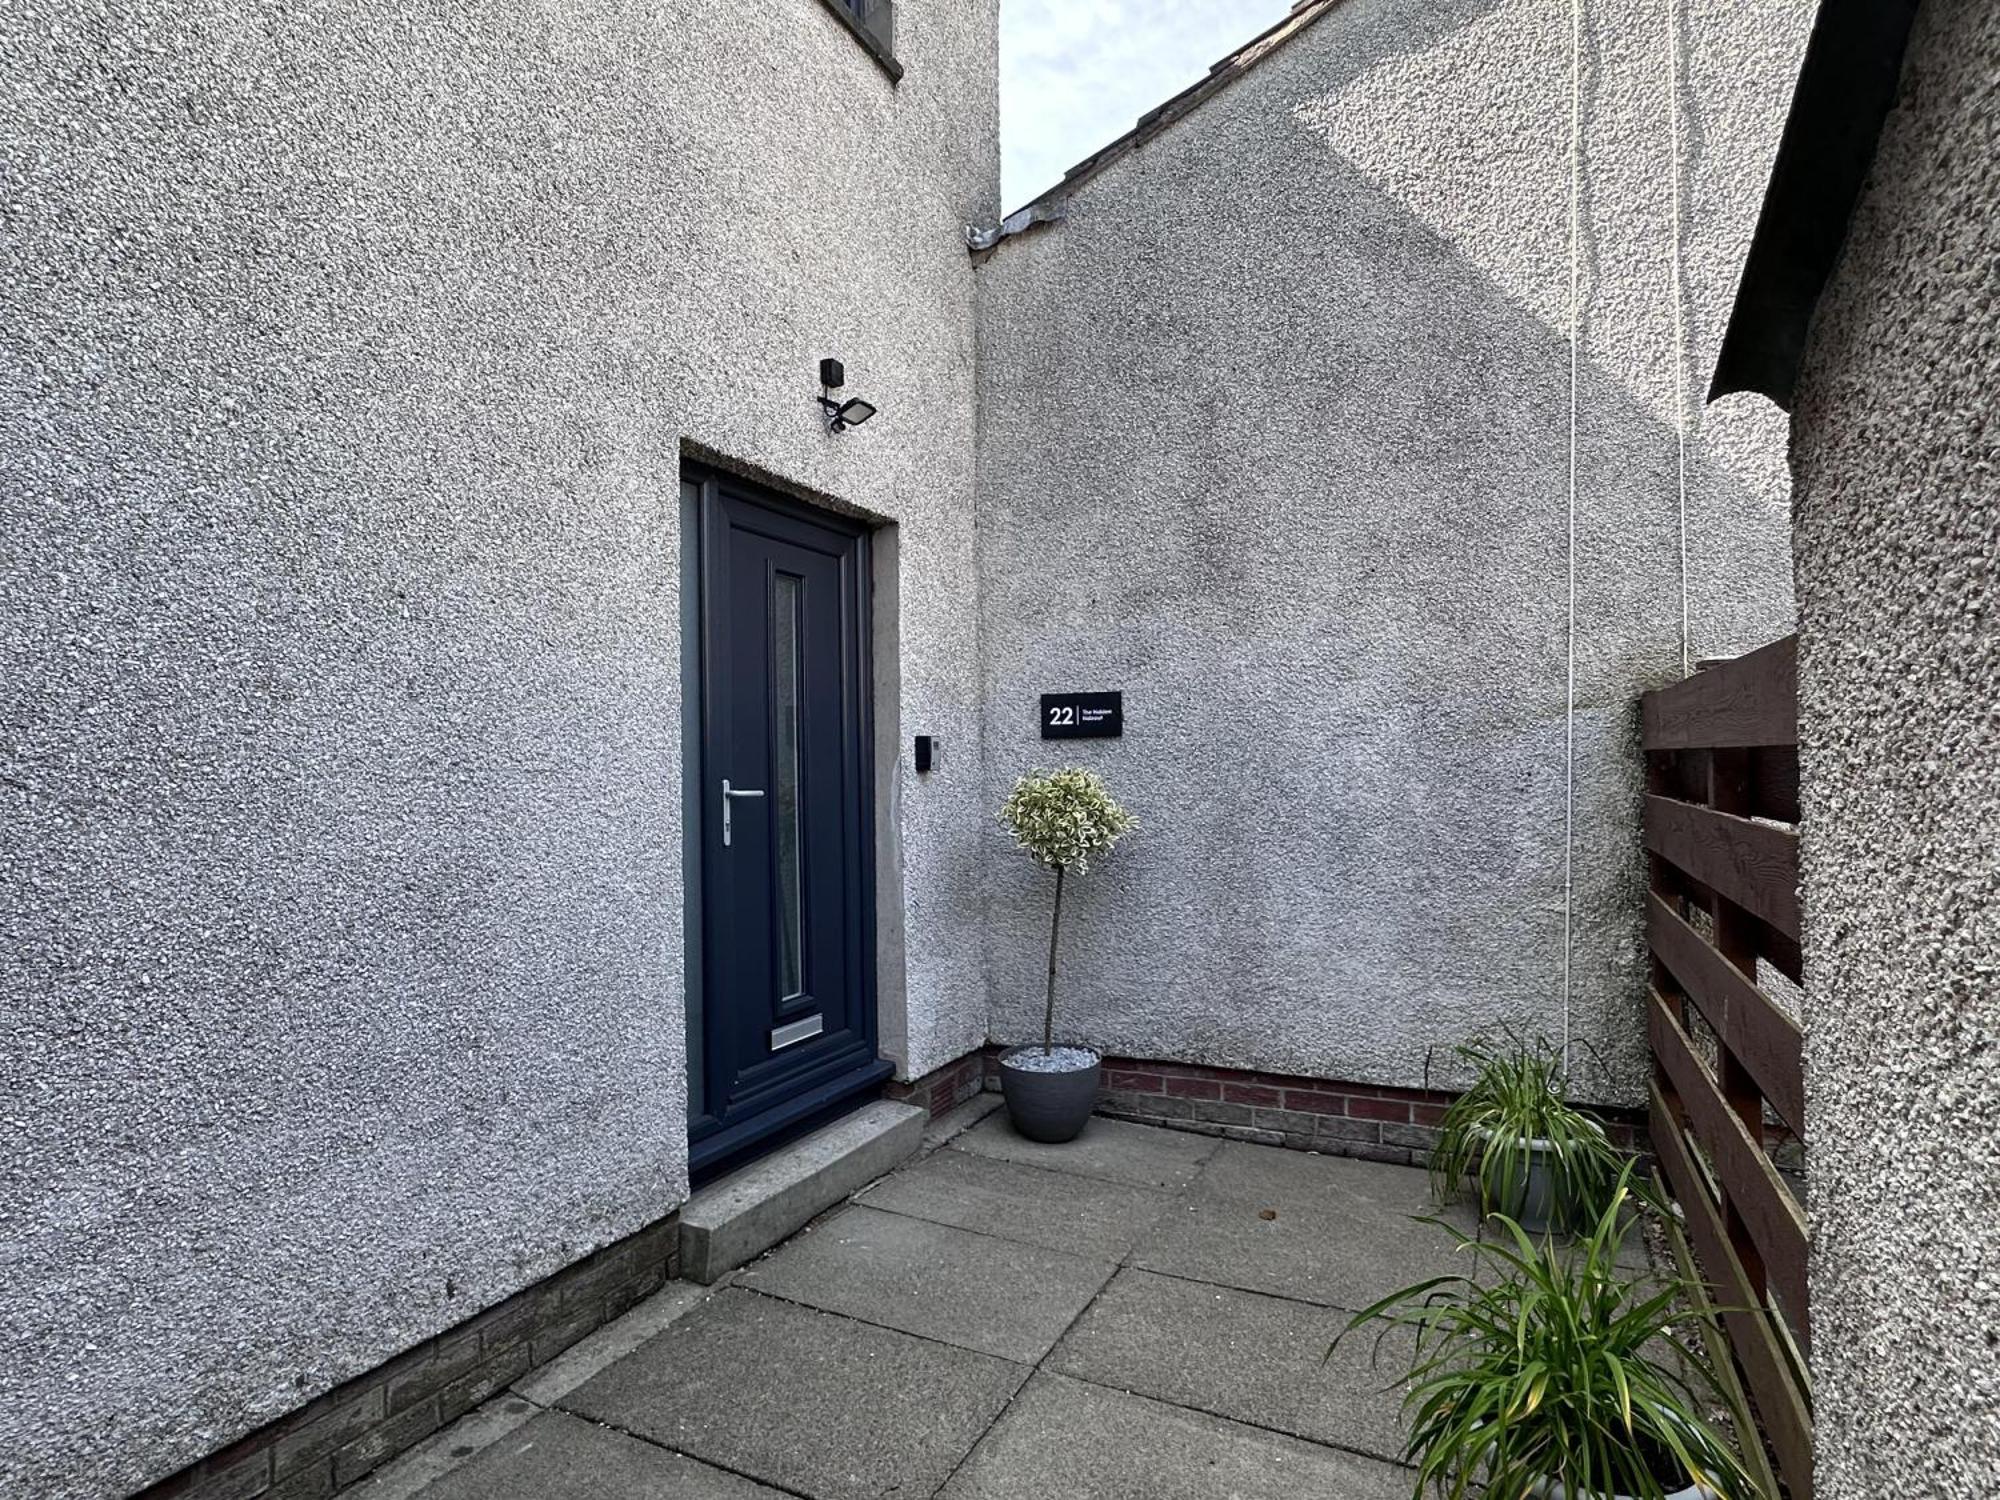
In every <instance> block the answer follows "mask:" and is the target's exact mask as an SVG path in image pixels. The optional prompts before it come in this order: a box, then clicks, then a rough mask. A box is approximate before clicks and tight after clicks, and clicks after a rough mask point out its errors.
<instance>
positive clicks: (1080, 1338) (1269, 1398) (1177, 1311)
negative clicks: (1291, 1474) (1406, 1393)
mask: <svg viewBox="0 0 2000 1500" xmlns="http://www.w3.org/2000/svg"><path fill="white" fill-rule="evenodd" d="M1347 1321H1348V1314H1347V1313H1345V1312H1343V1311H1341V1310H1339V1309H1337V1308H1324V1307H1318V1306H1314V1305H1313V1304H1311V1303H1305V1302H1292V1301H1287V1300H1285V1299H1283V1298H1278V1297H1267V1296H1264V1295H1262V1294H1261V1293H1258V1292H1244V1291H1238V1290H1236V1289H1235V1288H1234V1287H1219V1286H1210V1285H1208V1284H1206V1283H1204V1282H1199V1281H1180V1280H1177V1279H1175V1278H1173V1277H1169V1276H1156V1275H1154V1274H1153V1273H1152V1272H1150V1271H1135V1270H1129V1269H1128V1270H1124V1271H1120V1272H1119V1273H1118V1275H1117V1276H1116V1277H1114V1278H1113V1279H1112V1282H1111V1284H1110V1285H1109V1286H1107V1287H1106V1288H1105V1289H1104V1290H1103V1292H1102V1293H1100V1294H1099V1296H1098V1298H1097V1300H1096V1301H1095V1302H1093V1303H1091V1304H1090V1306H1089V1308H1088V1309H1086V1310H1085V1312H1084V1314H1083V1316H1082V1317H1081V1318H1079V1319H1078V1320H1077V1322H1076V1326H1075V1327H1073V1328H1071V1329H1070V1331H1069V1332H1068V1333H1066V1334H1065V1335H1063V1339H1062V1342H1061V1343H1059V1344H1057V1345H1056V1348H1055V1352H1054V1353H1052V1354H1051V1355H1050V1356H1049V1358H1048V1360H1047V1361H1046V1362H1045V1363H1044V1364H1043V1366H1042V1368H1043V1369H1045V1370H1050V1371H1054V1372H1056V1373H1059V1374H1064V1375H1074V1376H1077V1377H1079V1378H1081V1379H1084V1380H1089V1381H1092V1382H1094V1383H1096V1384H1098V1385H1104V1386H1114V1387H1116V1388H1117V1389H1119V1390H1125V1391H1134V1392H1137V1393H1138V1394H1140V1395H1142V1396H1151V1397H1153V1398H1155V1399H1156V1400H1160V1401H1170V1402H1173V1403H1174V1404H1175V1405H1178V1406H1192V1407H1196V1408H1199V1409H1200V1410H1202V1411H1207V1412H1213V1413H1215V1414H1216V1415H1217V1416H1223V1417H1233V1418H1235V1419H1236V1420H1238V1421H1241V1422H1249V1423H1253V1424H1254V1425H1256V1426H1259V1427H1274V1428H1277V1429H1278V1430H1279V1431H1281V1432H1289V1433H1291V1434H1293V1435H1294V1436H1297V1437H1303V1438H1310V1439H1312V1440H1313V1441H1314V1442H1319V1443H1331V1444H1333V1445H1334V1446H1336V1447H1340V1448H1352V1449H1355V1450H1357V1451H1359V1452H1362V1453H1369V1454H1373V1455H1374V1456H1376V1457H1378V1458H1384V1459H1390V1460H1397V1461H1400V1459H1401V1457H1402V1452H1403V1434H1404V1428H1403V1423H1402V1418H1401V1414H1400V1407H1401V1402H1402V1388H1401V1386H1400V1385H1398V1384H1397V1380H1398V1377H1399V1376H1400V1375H1402V1374H1403V1372H1405V1371H1406V1370H1408V1369H1409V1353H1410V1349H1411V1345H1412V1340H1411V1338H1410V1336H1409V1335H1408V1334H1407V1333H1405V1332H1403V1331H1401V1330H1397V1331H1395V1332H1394V1333H1393V1334H1392V1335H1391V1337H1390V1338H1389V1339H1387V1340H1384V1341H1383V1342H1382V1344H1381V1351H1380V1356H1379V1359H1378V1358H1377V1357H1376V1346H1377V1332H1378V1329H1377V1328H1376V1327H1373V1326H1371V1327H1368V1328H1364V1329H1360V1330H1357V1331H1356V1332H1355V1333H1353V1334H1351V1335H1349V1336H1348V1337H1347V1338H1345V1339H1343V1340H1341V1342H1340V1346H1339V1348H1338V1349H1337V1350H1336V1351H1335V1352H1334V1355H1333V1357H1332V1358H1331V1359H1328V1358H1327V1357H1326V1352H1327V1349H1328V1346H1330V1345H1331V1344H1332V1343H1333V1342H1334V1340H1335V1338H1336V1337H1338V1335H1339V1334H1340V1331H1341V1330H1342V1329H1343V1328H1345V1327H1346V1326H1347Z"/></svg>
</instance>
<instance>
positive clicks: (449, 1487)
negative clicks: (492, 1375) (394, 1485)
mask: <svg viewBox="0 0 2000 1500" xmlns="http://www.w3.org/2000/svg"><path fill="white" fill-rule="evenodd" d="M781 1493H782V1492H781V1491H778V1490H774V1489H770V1488H769V1487H767V1486H765V1485H761V1484H753V1483H752V1482H751V1481H750V1480H747V1479H742V1478H739V1477H738V1476H736V1475H734V1474H727V1473H724V1472H723V1471H722V1470H720V1469H716V1468H711V1467H710V1466H709V1465H707V1464H704V1463H700V1462H697V1461H696V1460H695V1459H692V1458H685V1457H683V1456H682V1455H680V1454H678V1453H669V1452H668V1451H667V1450H666V1449H664V1448H661V1447H657V1446H655V1445H654V1444H652V1443H648V1442H643V1441H641V1440H640V1439H638V1438H636V1437H630V1436H627V1435H626V1434H625V1433H622V1432H613V1431H612V1430H611V1429H609V1428H607V1427H598V1426H595V1425H593V1424H591V1423H589V1422H584V1421H580V1420H578V1419H577V1418H575V1417H572V1416H566V1415H564V1414H563V1413H561V1412H544V1413H542V1414H541V1415H540V1416H538V1417H536V1418H535V1419H534V1420H533V1421H532V1422H529V1423H527V1424H526V1425H525V1426H521V1427H517V1428H515V1429H514V1431H513V1432H511V1433H509V1434H508V1435H507V1436H505V1437H503V1438H502V1439H500V1441H499V1442H497V1443H494V1444H492V1445H491V1446H490V1447H488V1448H486V1449H485V1450H484V1451H483V1452H481V1453H480V1454H478V1455H477V1456H476V1457H474V1458H472V1459H470V1460H468V1461H467V1462H466V1463H464V1464H462V1465H461V1466H459V1467H458V1468H456V1469H454V1470H453V1471H452V1472H451V1473H449V1474H446V1475H445V1476H444V1477H442V1478H441V1479H439V1480H438V1481H437V1482H436V1483H435V1484H432V1485H431V1486H430V1487H429V1488H427V1489H425V1490H423V1491H422V1492H421V1500H776V1497H779V1496H780V1495H781Z"/></svg>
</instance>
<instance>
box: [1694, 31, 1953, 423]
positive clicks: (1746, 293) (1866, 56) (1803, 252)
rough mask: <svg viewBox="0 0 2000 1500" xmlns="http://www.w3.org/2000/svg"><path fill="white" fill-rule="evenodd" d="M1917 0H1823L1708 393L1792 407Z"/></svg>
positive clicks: (1893, 96)
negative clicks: (1751, 396)
mask: <svg viewBox="0 0 2000 1500" xmlns="http://www.w3.org/2000/svg"><path fill="white" fill-rule="evenodd" d="M1918 3H1919V0H1821V3H1820V8H1819V14H1818V16H1816V17H1815V18H1814V20H1813V29H1812V36H1811V38H1810V40H1808V41H1807V43H1806V55H1805V61H1804V62H1803V63H1802V64H1801V65H1800V68H1799V81H1798V85H1797V87H1796V88H1795V89H1794V90H1793V93H1792V107H1791V112H1790V113H1789V114H1788V115H1787V116H1786V119H1785V131H1784V135H1783V137H1782V138H1781V140H1780V142H1779V145H1778V154H1777V157H1776V158H1775V159H1774V160H1773V162H1772V164H1771V181H1770V185H1769V187H1767V188H1766V189H1765V193H1764V206H1763V209H1762V210H1761V211H1760V212H1759V214H1758V216H1757V229H1756V233H1755V234H1754V235H1753V236H1752V237H1751V240H1750V250H1749V254H1748V255H1747V256H1746V257H1745V259H1744V264H1743V277H1742V280H1741V281H1739V282H1738V283H1737V287H1736V302H1735V305H1734V306H1733V307H1732V308H1731V310H1730V314H1729V328H1728V331H1727V332H1726V333H1725V334H1724V335H1723V338H1722V347H1721V349H1720V351H1719V352H1718V353H1717V355H1716V362H1715V376H1714V379H1713V380H1712V381H1711V382H1710V384H1709V388H1708V399H1709V400H1710V401H1715V400H1717V399H1719V398H1721V397H1723V396H1729V395H1734V394H1735V393H1737V392H1739V391H1755V392H1757V393H1758V394H1760V395H1763V396H1768V397H1769V398H1770V399H1771V400H1773V401H1775V402H1776V403H1777V404H1778V405H1779V406H1781V407H1783V408H1784V409H1785V410H1786V411H1790V410H1791V409H1792V399H1793V396H1794V394H1795V392H1796V390H1797V386H1798V378H1799V367H1800V365H1801V364H1802V363H1803V362H1804V359H1805V348H1806V337H1807V334H1808V333H1809V331H1810V329H1811V326H1812V320H1813V314H1814V312H1815V311H1816V310H1817V308H1818V306H1819V299H1820V296H1821V294H1822V293H1823V292H1824V291H1825V290H1826V285H1827V282H1828V281H1830V280H1831V279H1832V277H1833V272H1834V268H1835V267H1836V266H1837V265H1838V264H1839V262H1840V253H1841V250H1842V248H1843V247H1844V246H1845V245H1846V243H1847V229H1848V224H1849V222H1850V221H1851V220H1852V219H1853V217H1854V210H1855V207H1856V205H1858V204H1859V203H1860V201H1861V194H1862V191H1863V189H1864V188H1865V187H1866V186H1867V182H1868V176H1869V173H1870V171H1871V170H1872V169H1873V167H1874V164H1875V151H1876V147H1877V146H1878V145H1879V144H1880V141H1881V137H1882V125H1883V122H1884V121H1885V120H1887V118H1888V116H1889V111H1890V110H1891V109H1893V108H1894V107H1895V105H1896V101H1897V98H1898V95H1899V94H1900V92H1901V88H1902V76H1903V54H1904V52H1905V50H1906V49H1907V48H1908V46H1909V40H1910V29H1911V26H1912V24H1913V23H1914V21H1915V20H1916V15H1917V6H1918Z"/></svg>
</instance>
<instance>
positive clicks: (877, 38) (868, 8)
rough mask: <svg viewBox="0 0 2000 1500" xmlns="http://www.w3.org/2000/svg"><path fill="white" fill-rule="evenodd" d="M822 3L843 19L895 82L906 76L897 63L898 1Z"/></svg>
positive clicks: (833, 0)
mask: <svg viewBox="0 0 2000 1500" xmlns="http://www.w3.org/2000/svg"><path fill="white" fill-rule="evenodd" d="M821 3H822V4H823V5H825V6H826V8H827V9H828V10H830V11H832V12H833V13H834V14H835V15H836V16H839V17H840V19H841V20H842V21H843V22H844V23H845V24H846V26H847V29H848V30H849V31H850V32H852V33H853V34H854V37H855V39H856V40H857V41H859V42H860V43H861V45H862V46H864V47H866V48H867V49H868V53H869V55H870V56H871V57H873V58H874V59H875V61H876V62H878V63H880V64H881V65H882V70H883V71H884V72H885V73H887V74H888V75H889V76H890V77H891V78H901V77H902V76H903V65H902V64H901V63H899V62H897V61H896V6H895V0H821Z"/></svg>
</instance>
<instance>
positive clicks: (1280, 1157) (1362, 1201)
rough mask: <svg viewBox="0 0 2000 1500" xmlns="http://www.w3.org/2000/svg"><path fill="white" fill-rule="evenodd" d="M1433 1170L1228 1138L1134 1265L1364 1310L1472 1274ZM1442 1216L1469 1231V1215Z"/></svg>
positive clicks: (1136, 1255)
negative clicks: (1458, 1250)
mask: <svg viewBox="0 0 2000 1500" xmlns="http://www.w3.org/2000/svg"><path fill="white" fill-rule="evenodd" d="M1437 1212H1439V1211H1438V1210H1436V1209H1434V1208H1433V1207H1432V1205H1431V1203H1430V1198H1429V1191H1428V1187H1427V1184H1426V1182H1425V1177H1424V1174H1423V1173H1422V1172H1420V1171H1417V1170H1415V1169H1413V1168H1410V1167H1394V1166H1385V1165H1383V1164H1381V1163H1378V1162H1365V1161H1355V1160H1353V1159H1351V1158H1348V1157H1341V1156H1315V1155H1312V1154H1310V1153H1308V1152H1303V1151H1289V1150H1286V1149H1284V1148H1282V1147H1278V1146H1255V1145H1246V1144H1244V1143H1242V1142H1239V1141H1229V1142H1225V1143H1224V1145H1223V1147H1222V1149H1221V1150H1220V1151H1219V1152H1217V1153H1216V1155H1215V1157H1214V1158H1213V1159H1212V1160H1211V1161H1210V1162H1209V1163H1208V1164H1207V1166H1205V1167H1204V1168H1203V1169H1202V1174H1201V1176H1200V1177H1199V1178H1197V1179H1196V1180H1195V1182H1194V1184H1193V1185H1192V1186H1191V1187H1190V1188H1189V1189H1188V1191H1187V1193H1186V1195H1185V1196H1184V1197H1183V1198H1182V1200H1181V1202H1180V1203H1179V1204H1178V1205H1177V1206H1176V1207H1174V1208H1171V1209H1169V1210H1168V1211H1167V1213H1166V1214H1165V1216H1164V1217H1162V1218H1161V1220H1160V1222H1159V1224H1158V1225H1157V1226H1155V1227H1154V1229H1153V1230H1152V1231H1150V1232H1149V1233H1148V1234H1147V1235H1146V1237H1145V1238H1143V1239H1142V1240H1141V1241H1140V1242H1139V1245H1138V1247H1137V1249H1135V1250H1134V1252H1133V1254H1132V1257H1131V1264H1133V1265H1135V1266H1139V1267H1141V1268H1143V1269H1145V1270H1149V1271H1159V1272H1163V1273H1165V1274H1167V1275H1171V1276H1180V1277H1183V1278H1186V1279H1188V1280H1193V1281H1208V1282H1214V1283H1216V1284H1217V1285H1220V1286H1233V1287H1241V1288H1243V1289H1244V1290H1246V1291H1253V1292H1267V1293H1271V1294H1273V1295H1276V1296H1281V1297H1293V1298H1297V1299H1298V1300H1300V1301H1305V1302H1318V1303H1321V1304H1323V1305H1327V1306H1332V1307H1345V1308H1349V1309H1359V1308H1363V1307H1366V1306H1368V1304H1370V1303H1371V1302H1374V1301H1375V1300H1376V1299H1377V1298H1379V1297H1382V1296H1384V1295H1386V1294H1387V1293H1389V1292H1392V1291H1394V1290H1396V1289H1397V1288H1398V1287H1402V1286H1407V1285H1408V1284H1410V1283H1411V1282H1413V1281H1418V1280H1421V1279H1423V1278H1424V1277H1427V1276H1437V1275H1446V1274H1450V1273H1452V1272H1463V1271H1466V1270H1468V1269H1469V1267H1470V1265H1471V1262H1470V1259H1469V1257H1467V1256H1464V1255H1458V1254H1455V1253H1454V1251H1453V1248H1452V1242H1451V1239H1450V1237H1449V1236H1448V1235H1447V1234H1446V1233H1445V1231H1444V1230H1442V1229H1440V1228H1438V1227H1437V1226H1436V1225H1434V1224H1423V1223H1418V1222H1417V1221H1416V1218H1415V1217H1414V1216H1416V1215H1419V1214H1431V1213H1437ZM1443 1216H1444V1217H1446V1218H1448V1219H1451V1220H1452V1221H1453V1222H1462V1224H1463V1227H1465V1228H1467V1229H1469V1228H1470V1227H1471V1225H1472V1215H1471V1213H1470V1212H1469V1211H1468V1210H1465V1209H1449V1210H1445V1211H1443Z"/></svg>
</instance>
